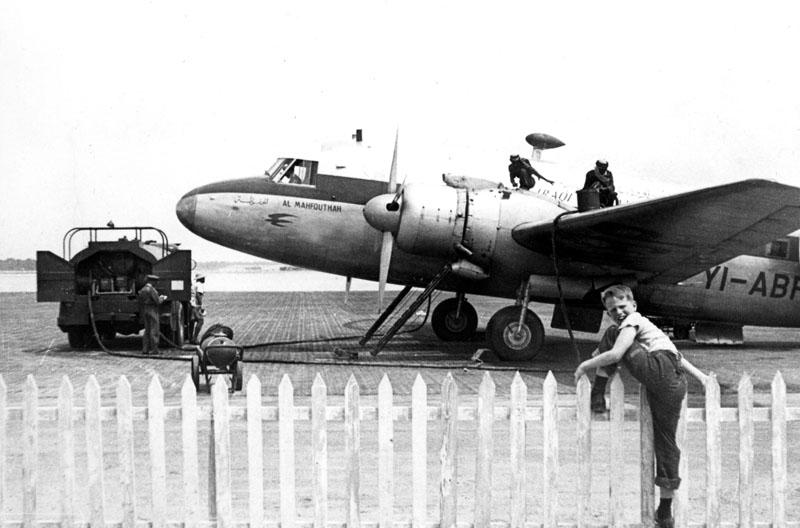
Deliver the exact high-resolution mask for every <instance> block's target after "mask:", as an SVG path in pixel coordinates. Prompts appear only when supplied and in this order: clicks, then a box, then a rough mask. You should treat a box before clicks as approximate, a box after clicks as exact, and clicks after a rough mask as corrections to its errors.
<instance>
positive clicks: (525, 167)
mask: <svg viewBox="0 0 800 528" xmlns="http://www.w3.org/2000/svg"><path fill="white" fill-rule="evenodd" d="M509 159H510V160H511V163H510V164H509V166H508V177H509V179H510V180H511V185H513V186H514V187H516V186H517V179H519V188H520V189H526V190H527V189H533V186H534V185H536V180H535V179H533V177H534V176H536V177H537V178H539V179H540V180H544V181H546V182H548V183H553V182H552V181H551V180H548V179H547V178H545V177H544V176H542V175H541V174H539V173H538V172H537V171H536V169H534V168H533V165H531V162H530V161H528V160H527V159H525V158H520V157H519V154H513V155H512V156H511V157H510V158H509Z"/></svg>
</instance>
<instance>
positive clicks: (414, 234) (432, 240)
mask: <svg viewBox="0 0 800 528" xmlns="http://www.w3.org/2000/svg"><path fill="white" fill-rule="evenodd" d="M501 196H502V192H500V191H495V190H482V191H480V192H469V191H468V190H466V189H455V188H452V187H434V188H430V187H427V188H425V187H416V188H415V187H413V186H408V187H407V188H406V190H405V193H404V195H403V209H402V211H403V212H402V215H401V219H400V225H399V228H398V230H397V236H396V240H397V245H398V247H400V248H401V249H402V250H403V251H406V252H408V253H413V254H416V255H427V256H432V257H441V258H451V259H457V258H463V257H466V258H467V259H468V260H469V261H471V262H473V263H476V264H478V265H480V266H482V267H484V268H488V266H489V264H490V262H491V258H492V254H493V253H494V249H495V245H496V238H497V229H498V225H499V219H500V200H501Z"/></svg>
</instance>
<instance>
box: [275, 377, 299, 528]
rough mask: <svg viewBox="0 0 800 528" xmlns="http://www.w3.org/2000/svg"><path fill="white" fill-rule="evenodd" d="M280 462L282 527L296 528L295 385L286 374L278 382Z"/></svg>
mask: <svg viewBox="0 0 800 528" xmlns="http://www.w3.org/2000/svg"><path fill="white" fill-rule="evenodd" d="M278 445H279V451H278V464H279V472H280V483H281V489H280V497H281V499H280V500H281V528H294V523H295V478H294V464H295V455H294V387H292V382H291V381H290V380H289V376H288V375H286V374H284V375H283V378H282V379H281V382H280V383H279V384H278Z"/></svg>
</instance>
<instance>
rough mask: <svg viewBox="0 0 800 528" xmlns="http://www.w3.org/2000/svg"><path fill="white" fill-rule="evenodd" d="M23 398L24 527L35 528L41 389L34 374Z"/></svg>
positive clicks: (27, 384) (27, 379) (28, 382)
mask: <svg viewBox="0 0 800 528" xmlns="http://www.w3.org/2000/svg"><path fill="white" fill-rule="evenodd" d="M22 398H23V405H22V431H23V432H22V525H23V527H24V528H33V526H34V523H35V522H36V513H37V510H36V484H37V482H36V481H37V477H38V472H37V466H38V459H39V417H38V414H39V388H38V387H37V386H36V380H35V379H34V378H33V374H28V377H27V378H26V379H25V391H24V392H23V396H22Z"/></svg>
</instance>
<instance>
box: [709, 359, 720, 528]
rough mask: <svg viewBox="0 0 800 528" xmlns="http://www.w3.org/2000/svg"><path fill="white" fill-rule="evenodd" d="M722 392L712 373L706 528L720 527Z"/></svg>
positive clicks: (710, 383) (710, 380)
mask: <svg viewBox="0 0 800 528" xmlns="http://www.w3.org/2000/svg"><path fill="white" fill-rule="evenodd" d="M719 418H720V394H719V383H718V382H717V377H716V376H715V375H714V374H713V373H712V374H711V375H710V376H709V379H708V382H707V383H706V528H719V523H720V512H719V492H720V485H721V481H722V449H721V445H720V443H721V432H720V420H719Z"/></svg>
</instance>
